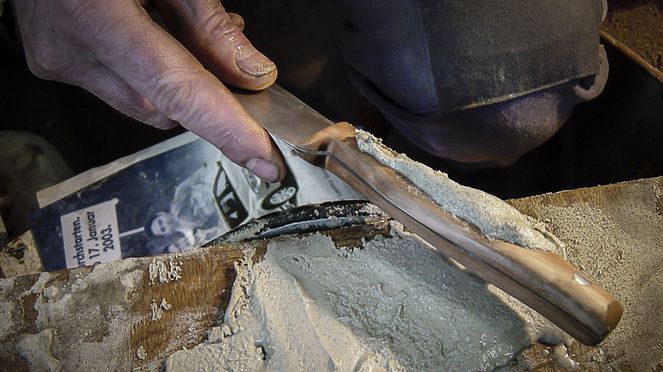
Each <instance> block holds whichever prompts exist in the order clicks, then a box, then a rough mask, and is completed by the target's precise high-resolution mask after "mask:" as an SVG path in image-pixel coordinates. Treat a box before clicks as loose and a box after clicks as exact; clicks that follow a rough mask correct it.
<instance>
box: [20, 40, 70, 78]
mask: <svg viewBox="0 0 663 372" xmlns="http://www.w3.org/2000/svg"><path fill="white" fill-rule="evenodd" d="M27 60H28V68H29V69H30V71H31V72H32V73H33V74H35V75H36V76H38V77H40V78H42V79H55V78H56V77H57V76H58V72H59V71H60V70H61V69H62V68H63V66H64V61H63V60H62V57H61V56H60V54H59V52H58V50H57V47H55V46H51V45H39V46H37V47H36V48H34V49H33V50H32V51H31V55H30V56H29V57H28V58H27Z"/></svg>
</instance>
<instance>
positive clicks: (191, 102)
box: [154, 71, 200, 121]
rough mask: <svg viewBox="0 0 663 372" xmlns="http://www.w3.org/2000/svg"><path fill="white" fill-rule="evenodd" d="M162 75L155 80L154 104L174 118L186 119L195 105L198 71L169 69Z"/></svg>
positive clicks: (178, 119)
mask: <svg viewBox="0 0 663 372" xmlns="http://www.w3.org/2000/svg"><path fill="white" fill-rule="evenodd" d="M162 76H164V77H163V78H161V79H159V80H158V82H157V93H156V99H155V102H154V103H155V106H156V107H157V108H158V109H159V110H160V111H161V112H164V113H165V114H166V115H167V116H168V117H170V118H172V119H174V120H177V121H187V118H189V117H191V116H192V113H193V109H194V106H195V96H196V85H197V82H196V81H197V80H198V79H199V78H200V73H199V72H194V71H170V72H165V73H163V74H162Z"/></svg>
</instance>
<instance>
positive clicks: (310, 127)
mask: <svg viewBox="0 0 663 372" xmlns="http://www.w3.org/2000/svg"><path fill="white" fill-rule="evenodd" d="M233 93H234V94H235V97H236V98H237V100H239V102H240V103H241V104H242V106H244V109H245V110H246V111H247V112H248V113H249V115H251V116H252V117H253V118H254V119H256V121H257V122H258V124H260V125H262V126H263V127H264V128H265V129H267V131H268V132H269V133H271V134H272V135H275V136H277V137H279V138H281V139H282V140H284V141H286V142H287V143H289V144H290V145H292V146H293V147H295V148H296V149H298V150H300V151H301V150H302V149H301V148H300V147H299V146H298V145H300V144H302V143H303V142H304V141H305V140H306V139H308V138H309V137H311V136H312V135H313V134H314V133H315V132H317V131H319V130H321V129H324V128H326V127H327V126H329V125H331V124H333V123H332V122H331V121H329V120H328V119H327V118H325V117H324V116H322V115H320V114H319V113H318V112H317V111H315V110H313V109H312V108H310V107H309V106H308V105H306V104H305V103H304V102H302V101H300V100H299V99H297V97H295V96H293V95H292V94H290V93H288V92H287V91H286V90H285V89H283V88H281V87H280V86H278V85H272V86H271V87H270V88H268V89H265V90H264V91H262V92H259V93H248V92H233Z"/></svg>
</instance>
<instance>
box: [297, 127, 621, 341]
mask: <svg viewBox="0 0 663 372" xmlns="http://www.w3.org/2000/svg"><path fill="white" fill-rule="evenodd" d="M302 147H305V148H307V149H311V150H324V151H326V153H327V155H326V156H325V157H323V158H320V157H317V158H314V157H313V156H309V157H308V158H307V157H306V156H304V158H307V160H308V161H310V162H312V163H314V164H317V165H320V166H323V167H324V168H326V169H327V170H329V171H331V172H332V173H334V174H336V175H337V176H339V177H340V178H341V179H343V180H344V181H345V182H347V183H348V184H349V185H351V186H352V187H353V188H355V189H356V190H357V191H359V192H361V193H362V194H363V195H364V196H366V197H367V198H368V199H369V200H370V201H371V202H373V203H374V204H376V205H378V206H379V207H380V208H381V209H382V210H384V211H385V212H387V213H388V214H389V215H391V216H392V217H393V218H394V219H396V220H397V221H399V222H401V223H402V224H403V225H405V226H406V227H408V228H409V229H410V230H412V231H413V232H415V233H416V234H417V235H419V236H420V237H422V238H423V239H424V240H426V241H427V242H429V243H430V244H431V245H432V246H433V247H435V249H437V250H439V251H441V252H442V253H443V254H445V255H446V256H448V257H450V258H452V259H454V260H456V261H458V262H459V263H460V264H462V265H463V266H465V267H466V268H467V269H468V270H470V271H471V272H473V273H474V274H476V275H478V276H479V277H481V278H483V279H484V280H486V281H488V282H490V283H493V284H494V285H496V286H497V287H499V288H501V289H502V290H504V291H505V292H507V293H509V294H510V295H511V296H513V297H515V298H516V299H518V300H520V301H521V302H523V303H525V304H526V305H528V306H529V307H531V308H532V309H534V310H535V311H537V312H539V313H540V314H542V315H543V316H545V317H546V318H548V319H549V320H550V321H552V322H553V323H554V324H556V325H557V326H558V327H560V328H561V329H563V330H564V331H566V332H567V333H568V334H570V335H571V336H573V337H574V338H576V339H577V340H578V341H580V342H582V343H583V344H585V345H596V344H598V343H599V342H601V341H602V340H603V339H604V338H605V337H606V336H607V335H608V334H609V333H610V331H612V330H613V329H614V328H615V327H616V326H617V323H618V322H619V319H620V318H621V314H622V306H621V304H620V303H619V301H617V300H616V299H615V298H614V297H612V295H610V293H608V292H607V291H606V290H605V289H603V288H602V287H600V286H599V285H598V284H596V283H593V282H592V281H590V280H589V279H588V278H587V277H586V276H585V275H584V274H582V273H581V272H580V270H578V269H577V268H575V267H574V266H573V265H571V264H570V263H569V262H567V261H565V260H564V259H562V257H560V256H559V255H557V254H554V253H550V252H546V251H539V250H532V249H526V248H522V247H520V246H517V245H515V244H511V243H507V242H503V241H495V240H488V239H486V238H485V237H484V236H483V235H482V234H481V233H480V232H479V231H478V230H477V229H476V228H474V227H472V226H470V225H468V224H467V223H465V222H463V221H461V220H459V219H458V218H455V217H454V216H452V215H451V214H450V213H448V212H446V211H444V210H442V209H441V208H440V207H439V206H438V205H437V204H435V203H434V202H432V201H431V200H430V199H429V198H428V197H426V196H424V195H422V194H421V193H419V192H416V191H415V192H413V191H412V190H413V186H412V184H411V183H410V182H409V181H407V180H406V179H405V178H404V177H402V176H401V175H400V174H399V173H397V172H396V171H394V170H393V169H391V168H389V167H387V166H385V165H383V164H382V163H380V162H378V161H377V160H376V159H375V158H373V157H372V156H370V155H368V154H365V153H363V152H361V151H360V150H359V149H358V147H357V143H356V139H355V128H354V127H353V126H352V125H350V124H348V123H339V124H336V125H333V126H330V127H329V128H327V129H324V130H322V131H320V132H318V133H316V134H315V135H314V136H313V137H312V138H310V140H309V141H307V142H306V143H305V144H303V145H302Z"/></svg>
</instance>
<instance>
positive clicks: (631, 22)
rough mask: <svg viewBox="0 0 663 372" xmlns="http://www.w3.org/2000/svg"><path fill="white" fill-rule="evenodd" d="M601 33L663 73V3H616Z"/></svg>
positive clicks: (611, 5)
mask: <svg viewBox="0 0 663 372" xmlns="http://www.w3.org/2000/svg"><path fill="white" fill-rule="evenodd" d="M608 3H609V6H608V10H609V11H608V15H607V17H606V19H605V21H604V22H603V24H602V25H601V29H602V30H604V31H606V32H608V33H609V34H610V35H612V36H613V37H615V38H616V39H617V40H619V41H621V42H622V43H624V44H626V45H627V46H628V47H629V48H631V49H632V50H633V51H634V52H636V53H637V54H639V55H640V56H641V57H642V58H644V59H645V60H646V61H647V62H648V63H649V64H651V65H652V66H654V67H655V68H656V69H658V70H659V71H661V70H663V27H662V26H661V25H663V1H661V0H612V1H609V2H608Z"/></svg>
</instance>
